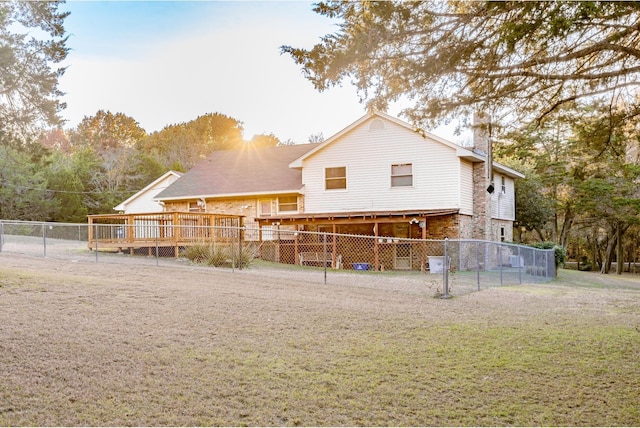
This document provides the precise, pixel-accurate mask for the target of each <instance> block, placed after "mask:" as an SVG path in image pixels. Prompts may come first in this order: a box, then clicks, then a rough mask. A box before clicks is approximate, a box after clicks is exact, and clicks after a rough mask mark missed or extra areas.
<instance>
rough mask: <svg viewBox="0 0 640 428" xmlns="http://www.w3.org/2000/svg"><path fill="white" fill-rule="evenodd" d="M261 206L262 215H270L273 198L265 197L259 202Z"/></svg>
mask: <svg viewBox="0 0 640 428" xmlns="http://www.w3.org/2000/svg"><path fill="white" fill-rule="evenodd" d="M258 206H259V207H260V215H262V216H270V215H271V200H270V199H263V200H261V201H260V202H259V205H258Z"/></svg>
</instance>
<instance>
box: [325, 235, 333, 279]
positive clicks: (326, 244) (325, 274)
mask: <svg viewBox="0 0 640 428" xmlns="http://www.w3.org/2000/svg"><path fill="white" fill-rule="evenodd" d="M334 239H335V238H334ZM322 264H323V265H324V283H325V285H326V284H327V232H324V233H323V234H322Z"/></svg>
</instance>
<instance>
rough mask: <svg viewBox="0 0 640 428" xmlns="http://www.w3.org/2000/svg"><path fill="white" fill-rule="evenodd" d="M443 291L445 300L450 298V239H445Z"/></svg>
mask: <svg viewBox="0 0 640 428" xmlns="http://www.w3.org/2000/svg"><path fill="white" fill-rule="evenodd" d="M442 266H443V268H444V269H442V271H443V273H442V276H443V278H442V290H443V293H444V295H443V296H442V297H443V298H445V299H448V298H449V238H444V260H443V261H442Z"/></svg>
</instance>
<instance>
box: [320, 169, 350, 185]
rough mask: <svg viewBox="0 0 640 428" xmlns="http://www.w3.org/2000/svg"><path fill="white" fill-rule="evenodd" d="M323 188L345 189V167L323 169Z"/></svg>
mask: <svg viewBox="0 0 640 428" xmlns="http://www.w3.org/2000/svg"><path fill="white" fill-rule="evenodd" d="M324 188H325V190H335V189H346V188H347V167H346V166H338V167H334V168H325V170H324Z"/></svg>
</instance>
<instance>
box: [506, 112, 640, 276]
mask: <svg viewBox="0 0 640 428" xmlns="http://www.w3.org/2000/svg"><path fill="white" fill-rule="evenodd" d="M638 117H640V108H639V107H638V106H637V105H632V106H629V105H625V104H622V103H619V104H616V105H612V104H611V103H604V102H599V101H593V102H591V103H589V104H586V105H584V104H583V105H580V104H573V105H571V106H566V107H565V108H564V109H562V110H561V111H559V112H557V113H555V114H553V115H549V116H548V117H547V118H546V120H544V121H543V122H541V123H539V124H536V125H535V126H531V127H530V128H529V129H526V130H524V131H521V132H511V133H509V134H506V135H503V136H502V138H500V139H499V140H497V141H495V142H494V147H495V154H496V158H497V159H499V160H500V161H501V162H503V163H505V164H508V165H510V166H512V167H514V168H515V169H517V170H518V171H521V172H523V173H525V174H526V177H527V178H526V179H524V180H518V181H517V182H516V220H517V221H516V230H515V233H514V236H515V240H516V241H518V242H535V241H551V242H557V243H559V244H560V245H562V246H563V247H565V248H566V249H567V251H568V255H569V257H570V258H572V259H573V260H576V261H579V262H581V268H583V269H586V270H600V271H602V272H608V271H609V270H610V269H611V266H612V262H613V261H614V260H615V261H618V262H619V263H618V264H617V269H618V270H619V271H620V272H621V269H622V262H623V261H624V260H627V261H628V262H629V261H631V262H636V261H637V258H638V253H639V251H640V153H639V150H638V149H639V147H640V123H639V122H638Z"/></svg>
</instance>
